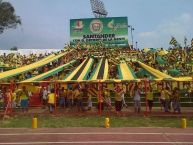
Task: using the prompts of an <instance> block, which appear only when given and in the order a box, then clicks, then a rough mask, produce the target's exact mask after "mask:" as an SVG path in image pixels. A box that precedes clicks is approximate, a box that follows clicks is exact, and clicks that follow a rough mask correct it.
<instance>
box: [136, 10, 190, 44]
mask: <svg viewBox="0 0 193 145" xmlns="http://www.w3.org/2000/svg"><path fill="white" fill-rule="evenodd" d="M192 26H193V16H192V15H191V14H189V13H183V14H181V15H180V16H179V17H175V18H173V19H171V20H165V21H164V22H162V23H161V24H159V25H158V26H157V27H156V29H155V30H152V31H149V32H141V33H139V34H137V37H138V40H139V41H140V43H139V44H140V46H141V47H155V48H159V47H165V48H168V47H169V44H168V43H169V41H170V39H171V36H174V37H175V38H176V39H177V41H178V42H179V43H181V44H182V46H183V41H184V36H186V37H188V38H189V39H191V38H192V37H193V29H192ZM189 42H190V40H189Z"/></svg>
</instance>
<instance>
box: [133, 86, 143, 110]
mask: <svg viewBox="0 0 193 145" xmlns="http://www.w3.org/2000/svg"><path fill="white" fill-rule="evenodd" d="M133 91H134V92H133V95H134V96H133V100H134V108H135V113H140V111H141V90H140V89H139V86H138V85H136V86H135V87H134V90H133Z"/></svg>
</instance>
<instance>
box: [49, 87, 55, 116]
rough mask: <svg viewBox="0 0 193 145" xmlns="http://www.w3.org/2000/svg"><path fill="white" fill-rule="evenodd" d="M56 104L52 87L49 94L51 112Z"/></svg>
mask: <svg viewBox="0 0 193 145" xmlns="http://www.w3.org/2000/svg"><path fill="white" fill-rule="evenodd" d="M54 104H55V93H54V89H51V92H50V93H49V94H48V107H49V111H50V113H53V108H54Z"/></svg>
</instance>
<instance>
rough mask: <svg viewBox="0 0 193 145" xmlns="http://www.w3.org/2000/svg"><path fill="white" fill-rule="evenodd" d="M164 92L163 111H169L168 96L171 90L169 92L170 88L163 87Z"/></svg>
mask: <svg viewBox="0 0 193 145" xmlns="http://www.w3.org/2000/svg"><path fill="white" fill-rule="evenodd" d="M164 94H165V101H166V102H165V103H166V104H165V112H170V111H169V108H170V96H171V92H170V88H169V87H166V88H165V89H164Z"/></svg>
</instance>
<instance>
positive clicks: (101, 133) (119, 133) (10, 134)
mask: <svg viewBox="0 0 193 145" xmlns="http://www.w3.org/2000/svg"><path fill="white" fill-rule="evenodd" d="M163 134H165V135H188V136H192V135H193V133H165V132H162V133H156V132H152V133H149V132H146V133H130V132H56V133H54V132H50V133H49V132H42V133H3V134H2V133H1V134H0V136H22V135H163Z"/></svg>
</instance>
